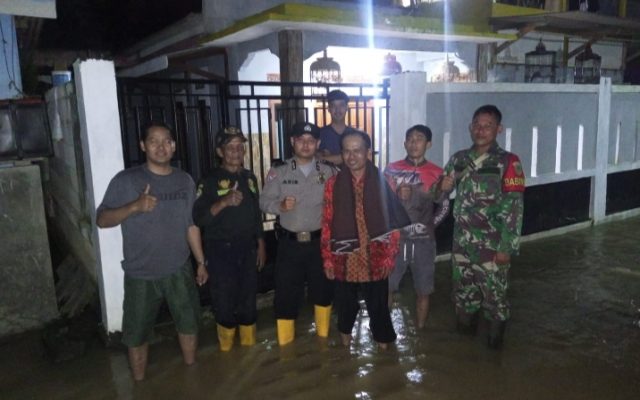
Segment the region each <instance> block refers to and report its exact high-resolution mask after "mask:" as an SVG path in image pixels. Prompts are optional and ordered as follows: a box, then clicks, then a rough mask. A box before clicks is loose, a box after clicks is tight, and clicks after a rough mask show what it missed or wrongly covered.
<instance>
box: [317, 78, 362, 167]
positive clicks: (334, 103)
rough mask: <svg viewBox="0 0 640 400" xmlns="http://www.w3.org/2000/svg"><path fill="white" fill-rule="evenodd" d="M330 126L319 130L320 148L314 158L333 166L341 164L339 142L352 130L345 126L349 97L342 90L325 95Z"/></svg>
mask: <svg viewBox="0 0 640 400" xmlns="http://www.w3.org/2000/svg"><path fill="white" fill-rule="evenodd" d="M327 102H328V103H329V114H331V124H329V125H327V126H325V127H323V128H320V147H319V149H318V150H319V151H318V154H317V155H316V158H318V159H320V160H325V161H329V162H331V163H333V164H335V165H340V164H342V154H341V149H340V141H341V140H342V135H343V134H344V133H345V132H349V131H353V130H354V129H353V128H352V127H350V126H347V124H346V122H345V119H346V116H347V112H349V96H347V94H346V93H345V92H343V91H342V90H332V91H331V92H329V94H328V95H327Z"/></svg>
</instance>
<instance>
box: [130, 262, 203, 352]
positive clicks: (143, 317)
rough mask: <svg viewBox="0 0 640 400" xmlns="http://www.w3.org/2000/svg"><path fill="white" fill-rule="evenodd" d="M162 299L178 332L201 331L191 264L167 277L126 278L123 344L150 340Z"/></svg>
mask: <svg viewBox="0 0 640 400" xmlns="http://www.w3.org/2000/svg"><path fill="white" fill-rule="evenodd" d="M163 300H166V302H167V305H168V306H169V312H170V313H171V316H172V317H173V321H174V322H175V324H176V330H177V331H178V333H182V334H185V335H191V334H196V333H198V326H199V323H200V299H199V297H198V291H197V289H196V284H195V278H194V276H193V269H192V268H191V263H189V262H187V263H186V264H185V265H184V266H183V267H182V268H180V271H178V272H176V273H174V274H172V275H169V276H166V277H164V278H159V279H154V280H145V279H135V278H130V277H127V276H126V275H125V278H124V303H123V306H122V308H123V310H124V314H123V316H122V343H124V344H125V345H126V346H127V347H138V346H141V345H143V344H145V343H147V342H148V340H149V334H150V333H151V330H152V329H153V326H154V325H155V322H156V318H157V316H158V311H159V310H160V306H161V305H162V302H163Z"/></svg>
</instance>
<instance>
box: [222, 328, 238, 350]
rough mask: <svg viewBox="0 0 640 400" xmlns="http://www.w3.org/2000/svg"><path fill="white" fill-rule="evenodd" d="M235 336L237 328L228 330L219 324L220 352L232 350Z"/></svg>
mask: <svg viewBox="0 0 640 400" xmlns="http://www.w3.org/2000/svg"><path fill="white" fill-rule="evenodd" d="M235 335H236V328H227V327H224V326H222V325H220V324H218V342H219V343H220V351H229V350H231V348H232V347H233V338H234V336H235Z"/></svg>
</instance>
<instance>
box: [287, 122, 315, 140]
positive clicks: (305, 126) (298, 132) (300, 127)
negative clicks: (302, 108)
mask: <svg viewBox="0 0 640 400" xmlns="http://www.w3.org/2000/svg"><path fill="white" fill-rule="evenodd" d="M305 134H309V135H311V136H313V138H314V139H320V128H318V126H317V125H314V124H311V123H309V122H298V123H296V124H294V125H293V127H291V137H298V136H302V135H305Z"/></svg>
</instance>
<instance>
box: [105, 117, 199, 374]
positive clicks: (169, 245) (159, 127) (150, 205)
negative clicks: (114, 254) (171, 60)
mask: <svg viewBox="0 0 640 400" xmlns="http://www.w3.org/2000/svg"><path fill="white" fill-rule="evenodd" d="M140 148H141V149H142V151H143V152H144V153H145V155H146V162H145V163H144V164H143V165H141V166H138V167H133V168H129V169H126V170H124V171H122V172H120V173H118V174H117V175H116V176H115V177H114V178H113V179H112V180H111V182H110V183H109V186H108V188H107V191H106V193H105V195H104V199H103V200H102V203H101V204H100V206H99V207H98V209H97V211H96V214H97V218H96V223H97V225H98V226H99V227H100V228H110V227H115V226H118V225H120V226H121V229H122V241H123V248H124V249H123V250H124V260H123V261H122V269H123V270H124V303H123V311H124V313H123V318H122V342H123V343H124V344H125V345H126V346H127V347H128V349H129V363H130V364H131V370H132V372H133V378H134V379H135V380H136V381H139V380H142V379H144V377H145V371H146V367H147V357H148V354H149V335H150V333H151V331H152V329H153V325H154V323H155V320H156V317H157V315H158V312H159V310H160V306H161V304H162V302H163V301H166V302H167V304H168V306H169V311H170V313H171V316H172V317H173V320H174V321H175V325H176V330H177V331H178V340H179V342H180V348H181V349H182V356H183V359H184V362H185V364H187V365H191V364H193V363H194V362H195V353H196V348H197V332H198V326H199V321H200V299H199V298H198V292H197V289H196V286H195V283H196V282H197V283H198V285H203V284H204V283H205V282H206V281H207V278H208V275H207V271H206V269H205V259H204V255H203V252H202V243H201V240H200V229H199V228H198V227H197V226H195V225H194V223H193V220H192V219H191V210H192V206H193V202H194V198H195V185H194V183H193V180H192V179H191V177H190V176H189V175H187V174H186V173H185V172H183V171H181V170H179V169H177V168H174V167H172V166H171V158H172V157H173V154H174V153H175V151H176V142H175V141H174V138H173V134H172V132H171V129H170V128H169V127H168V126H167V125H165V124H162V123H157V122H152V123H150V124H149V125H148V126H147V127H146V128H145V129H144V130H143V131H142V138H141V140H140ZM190 249H191V252H192V253H193V256H194V258H195V260H196V263H197V270H196V276H195V279H194V274H193V268H192V265H191V261H190V259H189V255H190V252H189V250H190Z"/></svg>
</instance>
